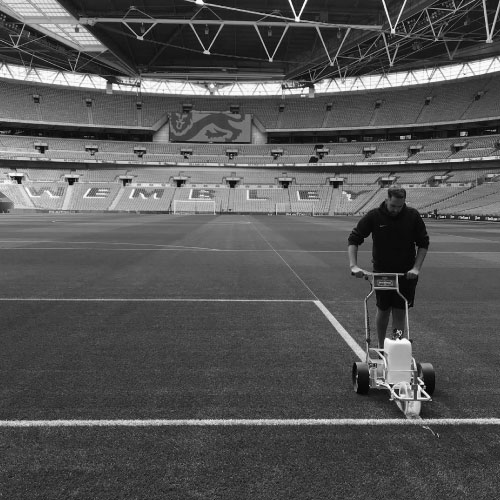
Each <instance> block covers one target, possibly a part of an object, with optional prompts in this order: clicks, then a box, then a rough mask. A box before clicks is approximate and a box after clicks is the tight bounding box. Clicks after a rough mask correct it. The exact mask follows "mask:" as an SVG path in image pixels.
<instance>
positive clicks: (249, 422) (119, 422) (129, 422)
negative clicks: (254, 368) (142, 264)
mask: <svg viewBox="0 0 500 500" xmlns="http://www.w3.org/2000/svg"><path fill="white" fill-rule="evenodd" d="M423 425H425V426H430V425H441V426H459V425H473V426H483V425H500V418H429V419H424V420H411V419H410V420H407V419H398V418H387V419H376V418H297V419H273V418H263V419H231V418H230V419H178V420H175V419H172V420H170V419H102V420H100V419H99V420H76V419H75V420H62V419H58V420H0V428H6V427H11V428H12V427H13V428H26V427H56V428H58V427H313V426H316V427H319V426H327V427H341V426H358V427H359V426H400V427H401V426H403V427H409V426H423Z"/></svg>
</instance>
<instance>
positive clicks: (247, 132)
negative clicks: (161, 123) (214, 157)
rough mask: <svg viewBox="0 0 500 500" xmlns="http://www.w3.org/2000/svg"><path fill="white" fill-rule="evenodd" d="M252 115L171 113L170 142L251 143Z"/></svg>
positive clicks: (196, 112) (193, 112)
mask: <svg viewBox="0 0 500 500" xmlns="http://www.w3.org/2000/svg"><path fill="white" fill-rule="evenodd" d="M251 130H252V115H246V114H245V115H240V114H234V113H203V112H201V111H191V112H189V113H171V115H170V140H171V141H173V142H176V141H178V142H191V141H192V142H247V143H249V142H250V141H251Z"/></svg>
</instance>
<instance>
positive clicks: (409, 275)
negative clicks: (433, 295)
mask: <svg viewBox="0 0 500 500" xmlns="http://www.w3.org/2000/svg"><path fill="white" fill-rule="evenodd" d="M419 272H420V271H419V270H418V269H415V268H413V269H410V270H409V271H408V272H407V273H406V278H407V279H409V280H416V279H417V278H418V274H419Z"/></svg>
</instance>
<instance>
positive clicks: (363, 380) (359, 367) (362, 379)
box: [352, 362, 370, 394]
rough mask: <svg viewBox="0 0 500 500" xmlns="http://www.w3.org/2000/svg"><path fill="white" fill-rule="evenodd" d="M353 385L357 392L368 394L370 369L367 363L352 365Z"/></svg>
mask: <svg viewBox="0 0 500 500" xmlns="http://www.w3.org/2000/svg"><path fill="white" fill-rule="evenodd" d="M352 385H353V387H354V391H355V392H356V393H357V394H367V393H368V390H369V389H370V370H369V368H368V365H367V364H366V363H361V362H357V363H354V364H353V365H352Z"/></svg>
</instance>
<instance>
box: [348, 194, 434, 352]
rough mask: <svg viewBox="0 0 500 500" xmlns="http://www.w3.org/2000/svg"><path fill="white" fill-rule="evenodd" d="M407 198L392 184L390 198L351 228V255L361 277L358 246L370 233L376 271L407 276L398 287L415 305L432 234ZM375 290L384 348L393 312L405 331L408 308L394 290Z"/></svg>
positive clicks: (397, 327)
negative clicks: (417, 287) (421, 269)
mask: <svg viewBox="0 0 500 500" xmlns="http://www.w3.org/2000/svg"><path fill="white" fill-rule="evenodd" d="M405 201H406V191H405V190H404V189H402V188H389V190H388V192H387V199H386V200H385V201H384V202H383V203H382V204H381V205H380V206H379V207H378V208H375V209H373V210H370V211H369V212H368V213H367V214H366V215H364V216H363V217H362V218H361V219H360V220H359V222H358V224H357V226H356V227H355V228H354V229H353V230H352V232H351V234H350V235H349V239H348V243H349V246H348V255H349V265H350V267H351V273H352V274H353V275H354V276H356V277H358V278H361V277H363V276H365V274H366V271H364V270H363V269H361V268H360V267H359V266H358V247H359V245H361V244H362V243H363V241H364V240H365V238H367V237H368V236H369V235H370V234H371V235H372V240H373V249H372V262H373V272H377V273H404V274H405V276H401V277H400V279H399V290H400V292H401V293H402V294H403V295H404V297H406V300H407V301H408V306H409V307H412V306H413V302H414V298H415V288H416V286H417V282H418V275H419V273H420V268H421V267H422V264H423V262H424V259H425V256H426V254H427V249H428V248H429V236H428V234H427V229H426V227H425V223H424V221H423V220H422V217H421V216H420V214H419V213H418V211H417V210H415V209H414V208H410V207H408V206H406V203H405ZM415 247H416V251H415ZM375 293H376V297H377V317H376V325H377V336H378V343H379V347H380V348H383V346H384V339H385V336H386V332H387V326H388V324H389V318H390V316H391V312H392V327H393V329H394V330H402V331H403V330H404V326H405V320H406V311H405V305H404V301H403V300H402V299H401V297H399V296H398V295H397V293H396V292H395V291H392V290H390V291H385V290H384V291H380V290H376V291H375Z"/></svg>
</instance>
